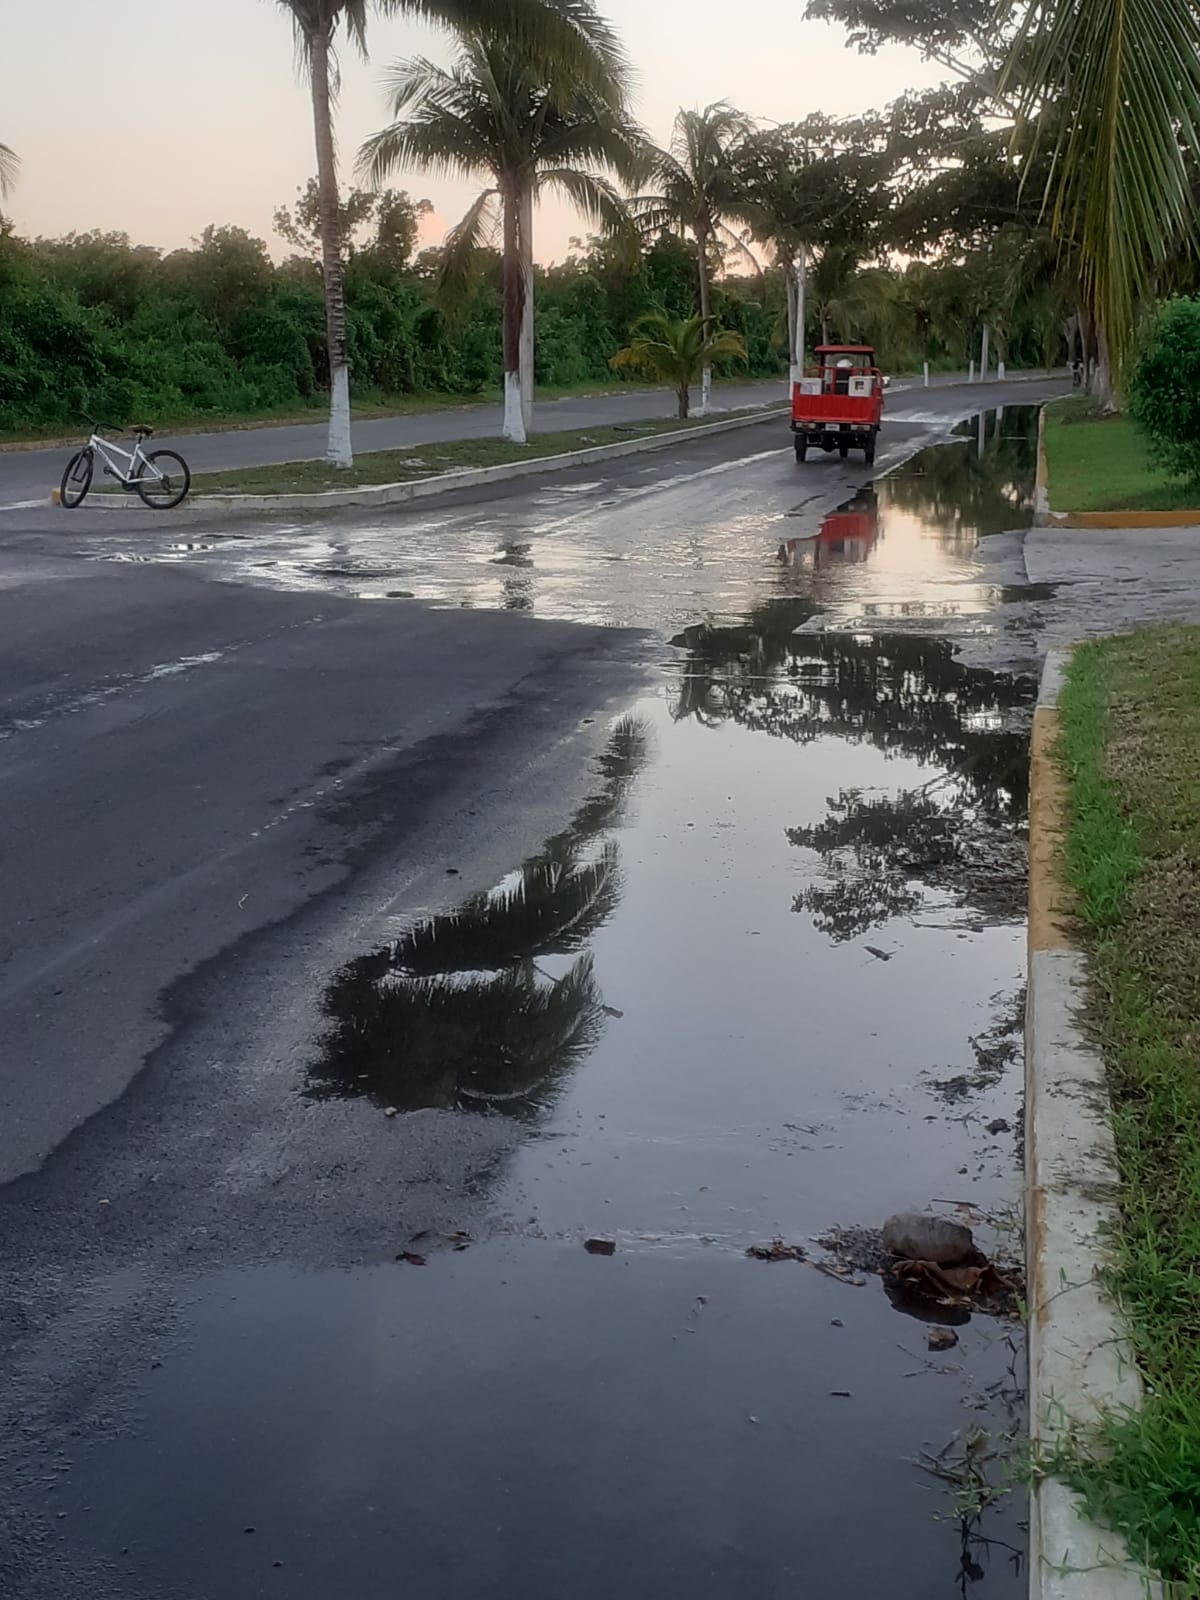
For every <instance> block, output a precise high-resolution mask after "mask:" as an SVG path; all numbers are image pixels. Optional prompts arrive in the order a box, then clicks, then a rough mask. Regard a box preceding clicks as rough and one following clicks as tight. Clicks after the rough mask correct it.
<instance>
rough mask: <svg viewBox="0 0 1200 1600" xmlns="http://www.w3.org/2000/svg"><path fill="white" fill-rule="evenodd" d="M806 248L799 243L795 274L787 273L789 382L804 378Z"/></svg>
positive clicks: (797, 381)
mask: <svg viewBox="0 0 1200 1600" xmlns="http://www.w3.org/2000/svg"><path fill="white" fill-rule="evenodd" d="M807 290H808V246H807V245H806V244H804V243H803V242H801V244H800V247H799V249H798V250H797V251H796V261H795V272H794V275H793V273H792V272H789V273H788V359H789V361H790V363H791V380H792V382H793V383H794V384H795V383H799V382H800V379H801V378H802V377H803V376H804V318H805V313H806V310H807V306H806V303H805V302H806V300H807V298H808V296H807Z"/></svg>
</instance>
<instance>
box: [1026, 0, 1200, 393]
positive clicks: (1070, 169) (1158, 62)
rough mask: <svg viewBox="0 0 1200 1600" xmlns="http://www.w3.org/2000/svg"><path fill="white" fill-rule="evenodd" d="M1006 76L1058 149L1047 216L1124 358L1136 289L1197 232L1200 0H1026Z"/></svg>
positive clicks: (1117, 357)
mask: <svg viewBox="0 0 1200 1600" xmlns="http://www.w3.org/2000/svg"><path fill="white" fill-rule="evenodd" d="M1001 89H1002V90H1009V91H1014V90H1015V91H1016V93H1017V98H1018V111H1019V122H1018V132H1024V131H1026V130H1028V128H1029V127H1030V126H1031V125H1032V127H1033V129H1034V131H1035V134H1036V137H1037V139H1038V140H1040V141H1041V142H1042V143H1044V144H1048V145H1049V146H1050V147H1051V149H1052V160H1051V163H1050V173H1049V178H1048V180H1047V184H1046V189H1045V195H1044V199H1045V203H1046V207H1047V211H1048V213H1049V217H1050V223H1051V227H1052V230H1053V232H1054V234H1055V235H1056V237H1057V238H1058V239H1059V240H1060V241H1061V242H1062V243H1064V244H1072V245H1074V246H1075V247H1077V250H1078V259H1079V267H1080V276H1081V280H1082V287H1083V291H1084V295H1085V297H1086V298H1087V299H1088V300H1089V301H1090V303H1091V304H1093V305H1094V307H1095V309H1096V312H1097V315H1098V319H1099V321H1100V323H1101V325H1102V327H1103V328H1104V330H1105V332H1106V334H1107V338H1108V343H1109V349H1110V355H1111V358H1112V362H1113V367H1114V370H1116V371H1119V370H1120V367H1121V365H1122V362H1123V361H1124V359H1125V357H1126V356H1127V355H1128V353H1129V351H1130V349H1131V346H1132V341H1133V337H1134V329H1135V323H1136V318H1137V312H1138V306H1139V302H1141V301H1142V300H1144V299H1146V298H1147V297H1149V296H1150V295H1151V293H1152V292H1153V288H1154V279H1155V275H1156V273H1157V272H1158V271H1159V269H1160V268H1161V266H1162V264H1163V262H1164V261H1165V259H1166V258H1167V256H1168V254H1169V253H1170V252H1171V251H1172V250H1173V249H1175V248H1177V247H1178V246H1179V245H1180V244H1181V243H1183V244H1185V245H1189V244H1190V243H1191V240H1192V239H1193V238H1194V233H1195V228H1196V201H1195V195H1194V190H1193V187H1192V184H1191V181H1190V176H1189V170H1188V168H1189V158H1190V160H1191V161H1192V162H1196V161H1200V14H1198V13H1197V10H1196V8H1195V6H1194V5H1193V4H1192V3H1191V0H1047V3H1044V4H1031V5H1030V6H1029V8H1028V10H1027V12H1026V15H1025V19H1024V23H1023V26H1022V27H1021V28H1020V30H1019V31H1018V34H1017V36H1016V39H1015V41H1014V43H1013V46H1012V50H1011V53H1010V56H1009V59H1008V62H1007V65H1006V67H1005V70H1004V73H1003V75H1002V78H1001Z"/></svg>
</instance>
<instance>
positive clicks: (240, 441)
mask: <svg viewBox="0 0 1200 1600" xmlns="http://www.w3.org/2000/svg"><path fill="white" fill-rule="evenodd" d="M914 381H915V380H911V379H909V380H906V381H904V382H903V383H897V384H896V388H898V389H899V388H910V387H913V386H914ZM962 381H963V378H962V376H958V375H955V374H950V375H943V376H940V377H937V378H934V379H933V383H934V384H936V385H937V386H938V387H939V388H941V387H942V386H944V385H946V384H952V383H961V382H962ZM786 391H787V385H786V383H784V382H783V381H782V380H781V379H778V378H773V379H771V380H770V381H768V382H765V383H744V384H722V385H720V386H719V388H718V389H717V390H716V391H715V394H714V400H715V407H714V410H716V411H717V412H723V411H734V410H737V409H739V408H742V407H746V406H762V405H770V404H771V402H772V401H774V400H778V401H780V402H782V401H783V400H784V399H786ZM674 411H675V396H674V393H673V392H672V391H671V390H669V389H631V390H628V391H625V392H623V393H620V394H602V395H588V396H586V397H583V398H577V399H568V400H546V401H541V402H539V404H538V407H537V429H538V432H540V433H566V432H570V431H574V430H575V429H578V428H598V427H605V426H611V425H612V424H614V423H620V422H642V421H648V420H652V419H655V418H659V417H669V416H672V415H674ZM501 417H502V414H501V411H500V408H499V407H498V406H490V405H487V406H464V407H461V408H459V409H456V410H452V411H427V412H425V413H423V414H417V415H407V416H395V417H378V418H374V419H372V420H370V421H364V422H356V423H355V425H354V448H355V450H357V451H360V452H363V453H365V452H367V451H369V450H402V449H407V448H410V447H412V446H414V445H423V444H445V443H447V442H448V441H450V440H453V439H486V438H491V437H493V436H495V435H496V434H498V433H499V432H500V424H501ZM325 433H326V430H325V424H324V423H323V422H302V423H287V424H284V425H282V426H279V427H263V428H259V427H247V428H244V429H237V430H235V431H232V432H226V433H189V434H187V435H186V436H177V437H172V436H170V435H167V434H164V435H163V436H162V438H161V440H158V442H159V443H167V444H175V445H176V446H177V447H178V448H179V449H181V450H182V451H183V453H184V455H185V456H186V457H187V459H188V462H189V463H190V465H191V467H192V470H193V471H194V472H223V471H226V470H229V469H231V468H235V467H265V466H272V465H274V464H275V463H277V462H280V461H311V460H316V459H319V458H320V457H321V456H323V455H324V453H325ZM156 437H157V436H156ZM69 455H70V450H69V448H66V447H64V446H62V445H56V446H54V447H53V448H52V449H45V448H39V449H30V450H5V451H0V511H2V510H5V509H6V508H10V507H12V506H14V505H19V504H21V503H23V502H24V501H27V500H44V499H45V498H46V497H47V496H48V495H49V493H50V491H51V489H53V488H55V487H56V486H57V484H58V482H59V479H60V478H61V477H62V470H63V467H64V465H65V464H66V462H67V459H68V457H69Z"/></svg>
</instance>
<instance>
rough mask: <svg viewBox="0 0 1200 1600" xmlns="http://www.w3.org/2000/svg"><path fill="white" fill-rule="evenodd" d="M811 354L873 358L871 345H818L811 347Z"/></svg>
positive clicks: (873, 352) (873, 347)
mask: <svg viewBox="0 0 1200 1600" xmlns="http://www.w3.org/2000/svg"><path fill="white" fill-rule="evenodd" d="M813 354H814V355H818V356H873V355H874V354H875V346H874V345H873V344H818V345H814V346H813Z"/></svg>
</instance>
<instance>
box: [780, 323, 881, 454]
mask: <svg viewBox="0 0 1200 1600" xmlns="http://www.w3.org/2000/svg"><path fill="white" fill-rule="evenodd" d="M815 354H816V357H817V365H816V366H815V367H812V368H810V369H809V371H808V372H806V373H805V375H804V377H803V378H801V379H800V381H799V382H798V383H795V384H793V385H792V433H793V434H794V435H795V443H796V460H797V461H803V460H804V459H805V457H806V456H807V455H808V451H809V446H810V445H811V446H813V447H814V448H815V447H817V446H819V447H820V448H821V449H822V450H836V451H837V452H838V453H839V454H840V455H841V457H842V459H843V460H844V459H845V458H846V456H847V455H849V453H850V451H851V450H852V449H854V450H862V451H863V452H864V454H865V456H866V460H867V465H868V466H873V465H874V462H875V444H876V440H877V439H878V437H879V424H880V421H881V419H882V417H883V388H884V381H883V373H882V372H880V370H879V368H878V367H877V366H876V365H875V351H874V350H873V349H872V347H871V346H870V345H869V344H820V345H818V346H817V348H816V351H815Z"/></svg>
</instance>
